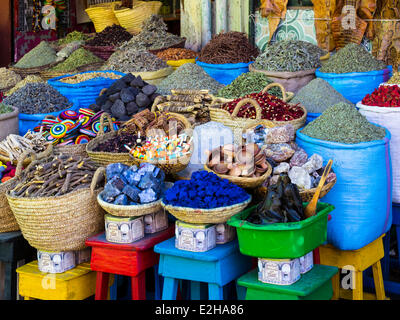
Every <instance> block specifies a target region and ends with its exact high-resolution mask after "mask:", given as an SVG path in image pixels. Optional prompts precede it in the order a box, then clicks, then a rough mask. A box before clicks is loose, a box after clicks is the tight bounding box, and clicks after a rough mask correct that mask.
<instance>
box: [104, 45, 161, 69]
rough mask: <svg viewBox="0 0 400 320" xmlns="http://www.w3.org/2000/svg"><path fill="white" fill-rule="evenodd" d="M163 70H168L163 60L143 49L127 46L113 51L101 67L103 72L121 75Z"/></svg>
mask: <svg viewBox="0 0 400 320" xmlns="http://www.w3.org/2000/svg"><path fill="white" fill-rule="evenodd" d="M164 68H168V65H167V63H166V62H165V61H164V60H162V59H160V58H158V57H157V56H155V55H154V54H152V53H150V52H148V51H146V50H144V49H137V48H135V47H129V46H128V47H125V48H124V49H120V50H117V51H115V52H114V53H113V54H112V55H111V56H110V58H109V59H108V60H107V62H106V64H105V65H104V66H103V70H115V71H120V72H123V73H129V72H149V71H157V70H160V69H164Z"/></svg>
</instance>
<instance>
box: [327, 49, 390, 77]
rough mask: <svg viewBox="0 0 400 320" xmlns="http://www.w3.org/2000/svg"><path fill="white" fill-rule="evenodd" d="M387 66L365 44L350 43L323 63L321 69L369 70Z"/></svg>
mask: <svg viewBox="0 0 400 320" xmlns="http://www.w3.org/2000/svg"><path fill="white" fill-rule="evenodd" d="M385 68H386V64H385V63H384V62H383V61H380V60H377V59H375V58H374V56H372V55H371V54H370V53H369V52H368V51H367V50H366V49H365V48H364V47H363V46H361V45H358V44H356V43H349V44H347V45H346V46H345V47H344V48H342V49H340V50H339V51H338V52H337V53H336V54H334V55H333V56H331V57H330V58H329V59H328V60H327V61H326V62H324V63H323V65H322V67H321V69H320V71H321V72H325V73H348V72H368V71H374V70H382V69H385Z"/></svg>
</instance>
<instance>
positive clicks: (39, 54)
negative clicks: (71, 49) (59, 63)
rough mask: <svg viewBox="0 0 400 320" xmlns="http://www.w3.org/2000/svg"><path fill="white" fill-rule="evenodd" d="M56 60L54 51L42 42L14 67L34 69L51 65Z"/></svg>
mask: <svg viewBox="0 0 400 320" xmlns="http://www.w3.org/2000/svg"><path fill="white" fill-rule="evenodd" d="M56 59H57V55H56V51H55V50H54V49H53V48H52V47H51V46H50V45H49V44H48V43H47V42H46V41H42V42H41V43H39V44H38V45H37V46H36V47H35V48H33V49H32V50H31V51H29V52H28V53H27V54H25V55H24V56H23V57H22V58H21V59H20V60H19V61H18V62H17V63H16V64H15V65H14V66H15V67H17V68H36V67H42V66H45V65H48V64H50V63H53V62H55V61H56Z"/></svg>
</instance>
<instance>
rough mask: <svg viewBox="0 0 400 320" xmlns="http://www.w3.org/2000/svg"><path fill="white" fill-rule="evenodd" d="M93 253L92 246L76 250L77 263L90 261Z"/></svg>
mask: <svg viewBox="0 0 400 320" xmlns="http://www.w3.org/2000/svg"><path fill="white" fill-rule="evenodd" d="M91 255H92V248H91V247H87V248H86V249H82V250H77V251H75V264H76V265H78V264H81V263H85V262H89V261H90V257H91Z"/></svg>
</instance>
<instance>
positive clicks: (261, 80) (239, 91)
mask: <svg viewBox="0 0 400 320" xmlns="http://www.w3.org/2000/svg"><path fill="white" fill-rule="evenodd" d="M272 82H273V81H272V80H271V79H270V78H268V76H267V75H265V74H264V73H261V72H246V73H243V74H241V75H240V76H239V77H237V78H236V79H235V80H233V81H232V82H231V83H230V84H228V85H227V86H225V87H223V88H221V89H220V90H219V91H218V94H217V96H218V97H222V98H226V99H236V98H241V97H243V96H245V95H247V94H250V93H254V92H260V91H261V90H263V89H264V88H265V87H266V86H267V85H269V84H270V83H272ZM268 93H269V94H272V95H274V96H276V97H278V98H282V92H281V89H279V88H278V87H272V88H271V89H269V90H268Z"/></svg>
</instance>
